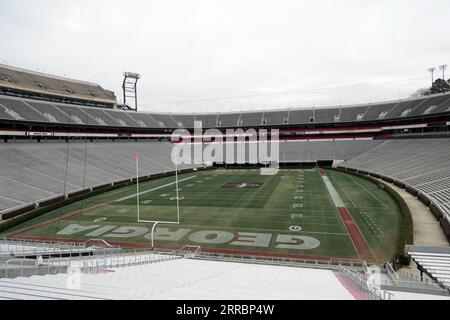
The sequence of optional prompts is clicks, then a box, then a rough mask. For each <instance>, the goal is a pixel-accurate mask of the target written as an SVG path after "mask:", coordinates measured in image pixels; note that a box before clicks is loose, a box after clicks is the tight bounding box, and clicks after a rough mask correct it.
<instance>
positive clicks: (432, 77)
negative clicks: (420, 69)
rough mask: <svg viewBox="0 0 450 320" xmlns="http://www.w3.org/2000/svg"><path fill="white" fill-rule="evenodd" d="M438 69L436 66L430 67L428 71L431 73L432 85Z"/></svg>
mask: <svg viewBox="0 0 450 320" xmlns="http://www.w3.org/2000/svg"><path fill="white" fill-rule="evenodd" d="M435 71H436V68H429V69H428V72H429V73H431V85H433V83H434V72H435Z"/></svg>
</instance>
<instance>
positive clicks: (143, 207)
mask: <svg viewBox="0 0 450 320" xmlns="http://www.w3.org/2000/svg"><path fill="white" fill-rule="evenodd" d="M327 176H328V178H329V179H330V181H331V183H332V185H333V186H334V188H335V190H336V191H337V193H338V194H339V196H340V198H341V199H342V200H343V202H344V203H345V206H346V207H347V209H348V211H349V212H350V213H351V216H352V217H353V220H354V221H355V222H356V224H357V225H358V227H359V230H360V231H361V233H362V235H363V236H364V238H365V240H366V242H367V244H368V245H369V247H370V248H371V250H372V252H373V253H374V255H375V257H376V260H377V261H380V262H383V261H385V260H386V259H388V258H390V257H392V256H393V255H394V253H395V250H396V248H397V243H398V234H399V228H400V225H401V223H400V222H401V221H400V213H399V208H398V205H397V204H396V202H395V201H394V200H393V199H392V198H391V197H390V196H389V195H388V194H387V193H386V192H385V191H383V190H381V189H380V188H379V187H378V186H377V185H375V184H373V183H370V182H368V181H366V180H364V179H361V178H359V177H356V176H353V175H348V174H346V173H342V172H338V171H333V170H327ZM178 178H179V180H180V183H179V188H180V189H181V190H180V193H179V194H180V197H181V198H182V199H181V200H180V222H181V223H180V224H179V225H175V224H173V225H171V224H159V225H158V226H157V228H156V232H155V244H156V246H161V247H180V246H182V245H199V246H201V247H202V248H208V249H211V250H238V251H251V252H258V253H264V254H268V255H278V254H292V255H301V256H314V257H336V258H343V259H359V256H358V251H357V250H356V249H355V245H354V243H353V241H352V238H351V237H350V236H349V234H348V232H347V230H346V227H345V225H344V223H343V221H342V218H341V216H340V214H339V212H338V210H337V209H336V205H335V204H334V203H333V201H332V197H331V196H330V193H329V191H328V190H327V188H326V186H325V183H324V181H323V179H322V177H321V175H320V172H319V170H318V169H317V170H316V169H310V170H300V169H295V170H294V169H292V170H280V172H279V173H278V174H277V175H274V176H262V175H260V172H259V171H258V170H214V171H201V172H194V173H189V174H183V175H180V176H179V177H178ZM174 181H175V177H165V178H160V179H156V180H151V181H148V182H145V183H141V184H140V185H139V188H140V193H142V194H140V199H139V200H140V218H141V219H142V220H152V221H153V220H164V221H176V219H177V215H176V205H175V204H176V201H175V200H176V198H175V196H176V192H175V184H174ZM136 202H137V197H136V186H135V185H133V186H128V187H125V188H121V189H117V190H114V191H110V192H107V193H104V194H101V195H97V196H94V197H91V198H88V199H85V200H82V201H79V202H76V203H72V204H70V205H67V206H65V207H63V208H60V209H57V210H55V211H52V212H49V213H47V214H44V215H42V216H40V217H38V218H35V219H33V220H30V221H27V222H25V223H23V224H21V225H19V226H16V227H14V228H13V229H10V230H8V231H7V232H4V233H3V234H2V236H8V237H22V238H33V239H60V240H88V239H104V240H106V241H108V242H111V243H120V244H122V245H129V246H143V245H145V246H148V245H150V237H149V232H150V230H151V227H152V224H151V223H138V222H137V205H136Z"/></svg>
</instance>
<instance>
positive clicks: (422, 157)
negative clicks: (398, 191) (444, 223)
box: [342, 138, 450, 222]
mask: <svg viewBox="0 0 450 320" xmlns="http://www.w3.org/2000/svg"><path fill="white" fill-rule="evenodd" d="M342 166H344V167H347V168H353V169H358V170H365V171H368V172H374V173H378V174H381V175H384V176H388V177H391V178H393V179H395V180H399V181H401V182H403V183H404V184H405V185H407V186H410V187H412V188H414V189H416V190H418V191H419V192H421V193H423V194H424V195H425V196H426V197H427V198H429V199H430V200H431V201H432V203H434V204H435V205H438V206H439V207H440V208H441V209H442V210H443V211H444V212H445V213H446V214H447V219H448V221H449V222H450V139H447V138H445V139H399V140H386V141H384V142H382V143H380V144H379V145H377V146H375V147H374V148H372V149H370V150H368V151H366V152H363V153H361V154H359V155H357V156H355V157H353V158H351V159H349V160H347V161H345V162H344V163H343V164H342Z"/></svg>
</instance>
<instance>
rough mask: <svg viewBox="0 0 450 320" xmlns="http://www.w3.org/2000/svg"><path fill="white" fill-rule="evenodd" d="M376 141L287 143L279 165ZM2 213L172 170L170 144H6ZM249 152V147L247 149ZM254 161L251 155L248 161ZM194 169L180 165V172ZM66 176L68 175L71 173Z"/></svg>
mask: <svg viewBox="0 0 450 320" xmlns="http://www.w3.org/2000/svg"><path fill="white" fill-rule="evenodd" d="M379 143H380V141H377V140H342V141H340V140H336V141H335V140H329V141H314V140H309V141H307V140H305V141H283V142H281V143H280V146H279V148H280V161H281V162H286V163H298V162H314V161H317V160H346V159H349V158H350V157H352V156H354V155H356V154H358V153H360V152H363V151H365V150H368V149H369V148H371V147H374V146H376V145H378V144H379ZM1 148H2V157H0V211H3V210H6V209H10V208H13V207H16V206H20V205H24V204H27V203H31V202H34V201H37V200H41V199H44V198H49V197H52V196H56V195H59V194H62V193H64V191H65V192H70V191H75V190H79V189H83V188H85V187H92V186H96V185H101V184H105V183H111V182H115V181H121V180H124V179H129V178H131V177H134V176H135V175H136V166H135V162H134V160H133V155H134V154H135V152H139V154H140V157H141V161H140V173H141V174H142V175H148V174H155V173H161V172H167V171H173V170H174V165H173V164H172V161H171V151H172V145H171V144H170V143H168V142H83V141H78V142H76V141H72V142H70V143H64V142H40V143H37V142H23V141H22V142H20V141H18V142H8V143H3V144H1ZM246 151H247V152H248V148H246ZM248 159H249V157H248V155H247V160H248ZM189 167H192V166H191V165H189V166H188V165H183V166H180V169H184V168H189ZM66 172H67V174H66Z"/></svg>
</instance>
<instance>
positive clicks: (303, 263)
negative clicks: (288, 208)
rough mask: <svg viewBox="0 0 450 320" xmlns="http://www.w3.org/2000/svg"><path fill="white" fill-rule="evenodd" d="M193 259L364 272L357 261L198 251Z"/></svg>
mask: <svg viewBox="0 0 450 320" xmlns="http://www.w3.org/2000/svg"><path fill="white" fill-rule="evenodd" d="M194 258H195V259H203V260H216V261H226V262H240V263H254V264H269V265H282V266H292V267H310V268H320V269H332V270H337V269H340V268H342V267H343V266H349V267H353V268H356V269H361V270H364V269H365V267H364V262H363V261H359V260H340V259H329V260H320V259H299V258H288V257H274V256H262V255H243V254H242V255H241V254H234V253H233V254H224V253H213V252H206V251H200V252H198V253H197V254H196V255H195V257H194Z"/></svg>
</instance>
